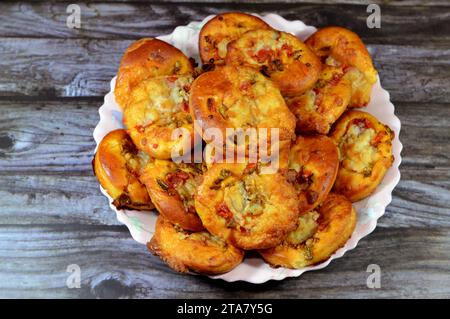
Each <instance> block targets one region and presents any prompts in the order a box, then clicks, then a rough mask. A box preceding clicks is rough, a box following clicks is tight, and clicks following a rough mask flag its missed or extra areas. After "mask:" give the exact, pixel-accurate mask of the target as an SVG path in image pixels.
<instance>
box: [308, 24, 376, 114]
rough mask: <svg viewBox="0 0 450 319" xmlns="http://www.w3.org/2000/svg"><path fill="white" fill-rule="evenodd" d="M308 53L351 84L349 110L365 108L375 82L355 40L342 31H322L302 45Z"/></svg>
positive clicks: (363, 51) (368, 59) (366, 57)
mask: <svg viewBox="0 0 450 319" xmlns="http://www.w3.org/2000/svg"><path fill="white" fill-rule="evenodd" d="M305 43H306V44H307V45H308V46H309V47H310V48H311V50H312V51H313V52H314V53H315V54H316V55H317V56H318V57H320V58H321V59H322V61H323V62H324V63H325V64H327V65H331V66H339V67H342V68H343V69H344V71H345V72H346V74H345V77H346V78H348V79H349V80H350V82H351V83H352V87H353V88H352V97H351V100H350V105H349V106H350V107H362V106H366V105H367V104H368V103H369V101H370V95H371V92H372V86H373V85H374V84H375V82H376V81H377V71H376V70H375V68H374V66H373V63H372V58H371V57H370V54H369V52H368V51H367V48H366V46H365V45H364V43H363V42H362V41H361V39H360V38H359V36H358V35H357V34H356V33H354V32H352V31H350V30H348V29H345V28H341V27H326V28H323V29H320V30H319V31H317V32H315V33H314V34H313V35H312V36H311V37H309V38H308V39H307V40H306V42H305Z"/></svg>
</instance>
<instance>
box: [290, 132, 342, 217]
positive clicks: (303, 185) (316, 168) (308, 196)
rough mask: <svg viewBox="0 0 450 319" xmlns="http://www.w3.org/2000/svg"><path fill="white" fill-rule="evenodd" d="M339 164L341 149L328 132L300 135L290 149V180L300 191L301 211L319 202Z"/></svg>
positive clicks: (329, 188)
mask: <svg viewBox="0 0 450 319" xmlns="http://www.w3.org/2000/svg"><path fill="white" fill-rule="evenodd" d="M338 167H339V157H338V149H337V147H336V145H334V143H333V140H332V139H330V138H329V137H327V136H325V135H311V136H298V137H297V141H296V142H295V144H294V145H293V146H292V148H291V151H290V153H289V164H288V169H287V171H286V178H287V180H288V182H290V183H291V184H293V185H294V187H295V190H296V192H297V194H298V200H299V201H298V207H299V212H300V214H304V213H307V212H309V211H311V210H313V209H314V208H316V207H317V206H318V205H320V204H321V203H322V202H323V201H324V200H325V198H326V197H327V195H328V193H329V192H330V190H331V188H332V187H333V184H334V181H335V180H336V175H337V172H338Z"/></svg>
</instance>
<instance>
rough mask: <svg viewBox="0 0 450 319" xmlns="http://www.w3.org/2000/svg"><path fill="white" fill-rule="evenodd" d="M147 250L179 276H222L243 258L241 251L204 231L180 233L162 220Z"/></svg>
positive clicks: (173, 226)
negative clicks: (189, 272)
mask: <svg viewBox="0 0 450 319" xmlns="http://www.w3.org/2000/svg"><path fill="white" fill-rule="evenodd" d="M147 248H148V249H149V250H150V251H151V252H152V253H153V254H154V255H157V256H159V257H160V258H161V259H162V260H164V261H165V262H166V263H167V264H168V265H169V266H170V267H171V268H172V269H174V270H176V271H178V272H188V271H194V272H197V273H202V274H209V275H217V274H222V273H226V272H228V271H230V270H232V269H233V268H235V267H236V266H237V265H239V264H240V263H241V262H242V259H243V258H244V252H243V251H242V250H240V249H237V248H236V247H233V246H232V245H230V244H228V243H226V242H225V241H224V240H222V239H220V238H219V237H217V236H213V235H211V234H210V233H208V232H207V231H200V232H189V231H186V230H183V229H181V228H179V227H178V226H175V225H173V224H172V223H170V222H169V221H167V220H166V219H164V218H163V217H161V216H160V217H158V220H157V221H156V228H155V234H154V235H153V238H152V239H151V241H150V242H149V243H147Z"/></svg>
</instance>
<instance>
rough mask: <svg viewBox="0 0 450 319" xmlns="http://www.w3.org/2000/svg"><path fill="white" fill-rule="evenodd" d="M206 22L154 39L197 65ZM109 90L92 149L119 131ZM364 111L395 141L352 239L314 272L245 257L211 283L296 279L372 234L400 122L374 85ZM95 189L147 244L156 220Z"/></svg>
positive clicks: (385, 199) (284, 25) (390, 180)
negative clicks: (122, 206) (121, 205)
mask: <svg viewBox="0 0 450 319" xmlns="http://www.w3.org/2000/svg"><path fill="white" fill-rule="evenodd" d="M212 17H213V16H209V17H207V18H205V19H204V20H203V21H202V22H191V23H189V24H188V25H187V26H182V27H177V28H176V29H175V30H174V32H173V33H172V34H169V35H165V36H161V37H159V39H161V40H164V41H166V42H168V43H170V44H172V45H174V46H175V47H177V48H178V49H180V50H181V51H183V52H184V53H185V54H186V55H187V56H189V57H193V58H195V59H196V60H197V61H198V62H199V58H198V47H197V43H198V34H199V31H200V29H201V27H202V26H203V25H204V24H205V23H206V22H207V21H208V20H209V19H211V18H212ZM261 18H262V19H263V20H264V21H266V22H267V23H268V24H270V25H271V26H272V27H273V28H275V29H278V30H281V31H285V32H290V33H293V34H295V35H296V36H297V37H299V38H300V39H302V40H305V39H306V38H307V37H308V36H310V35H311V34H312V33H314V32H315V31H316V28H314V27H311V26H306V25H305V24H304V23H303V22H301V21H298V20H297V21H288V20H285V19H284V18H282V17H280V16H279V15H276V14H268V15H266V16H262V17H261ZM114 85H115V77H114V78H113V79H112V80H111V90H110V92H109V93H108V94H107V95H106V96H105V101H104V103H103V105H102V106H101V107H100V109H99V113H100V122H99V123H98V124H97V126H96V128H95V130H94V139H95V142H96V143H97V145H98V144H99V143H100V141H101V140H102V139H103V137H104V136H105V135H106V134H107V133H108V132H110V131H112V130H115V129H118V128H122V127H123V125H122V113H121V111H120V109H119V107H118V105H117V103H116V101H115V99H114V94H113V90H114ZM364 111H366V112H369V113H371V114H373V115H375V116H376V117H377V118H378V119H379V120H380V121H381V122H383V123H385V124H387V125H389V127H390V128H391V129H392V130H393V131H394V132H395V139H394V141H393V153H394V157H395V161H394V164H393V165H392V167H391V168H390V169H389V170H388V172H387V174H386V176H385V177H384V179H383V182H382V183H381V184H380V185H379V186H378V188H377V190H376V191H375V192H374V193H373V194H372V195H371V196H370V197H369V198H366V199H364V200H362V201H360V202H357V203H354V207H355V208H356V210H357V212H358V223H357V225H356V228H355V231H354V233H353V235H352V237H351V238H350V240H349V241H348V242H347V243H346V244H345V246H344V247H342V248H341V249H339V250H338V251H336V252H335V253H334V254H333V255H332V256H331V257H330V258H329V259H328V260H327V261H325V262H323V263H321V264H319V265H316V266H314V267H305V268H303V269H297V270H292V269H286V268H276V269H274V268H271V267H270V266H269V265H267V264H266V263H264V261H263V260H262V259H261V258H258V257H251V258H246V259H245V260H244V262H243V263H242V264H241V265H239V266H238V267H236V268H235V269H233V270H232V271H230V272H229V273H226V274H223V275H220V276H214V277H212V278H220V279H223V280H225V281H229V282H233V281H238V280H242V281H247V282H251V283H263V282H266V281H268V280H272V279H274V280H281V279H284V278H286V277H298V276H300V275H301V274H303V273H304V272H305V271H310V270H317V269H322V268H324V267H326V266H327V265H328V264H329V263H330V262H331V261H332V260H333V259H336V258H339V257H342V256H343V255H344V254H345V252H346V251H348V250H350V249H353V248H355V247H356V245H357V244H358V241H359V240H360V239H361V238H363V237H365V236H367V235H368V234H370V233H371V232H372V231H373V230H374V229H375V227H376V225H377V220H378V218H380V217H381V216H382V215H383V214H384V212H385V209H386V207H387V206H388V205H389V203H390V202H391V200H392V190H393V189H394V187H395V186H396V185H397V183H398V182H399V180H400V172H399V169H398V167H399V165H400V162H401V157H400V152H401V150H402V144H401V143H400V140H399V138H398V137H399V134H400V120H399V119H398V118H397V117H396V116H395V114H394V105H392V103H391V102H390V100H389V93H388V92H387V91H386V90H384V89H383V88H382V87H381V84H380V81H379V79H378V82H377V83H376V84H375V86H374V88H373V91H372V97H371V101H370V104H369V105H368V106H367V107H366V108H365V109H364ZM100 189H101V191H102V193H103V194H104V195H105V196H106V197H108V200H109V202H110V207H111V209H112V210H113V211H115V212H116V214H117V219H118V220H119V221H120V222H121V223H123V224H125V225H126V226H127V227H128V229H129V230H130V233H131V236H133V238H134V239H135V240H136V241H138V242H139V243H142V244H145V243H147V242H148V241H149V240H150V238H151V237H152V235H153V230H154V227H155V221H156V214H155V213H149V212H138V211H132V210H117V209H116V208H115V207H114V206H113V205H112V199H111V197H110V196H108V194H107V193H106V192H105V191H104V189H102V187H100Z"/></svg>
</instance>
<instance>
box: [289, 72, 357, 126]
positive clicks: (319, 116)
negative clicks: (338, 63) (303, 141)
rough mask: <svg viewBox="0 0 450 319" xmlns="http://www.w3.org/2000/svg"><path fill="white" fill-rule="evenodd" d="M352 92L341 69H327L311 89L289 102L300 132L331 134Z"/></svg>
mask: <svg viewBox="0 0 450 319" xmlns="http://www.w3.org/2000/svg"><path fill="white" fill-rule="evenodd" d="M351 93H352V85H351V83H350V81H349V80H348V79H347V78H345V77H344V72H343V71H342V68H338V67H332V66H324V69H323V70H322V72H321V75H320V77H319V80H318V81H317V83H316V84H315V85H314V87H313V88H312V89H311V90H308V91H306V92H305V93H303V94H302V95H300V96H297V97H294V98H292V99H289V100H287V104H288V106H289V109H290V110H291V111H292V113H294V114H295V116H296V117H297V131H298V132H300V133H315V132H317V133H320V134H328V132H329V131H330V128H331V125H332V124H333V123H334V122H335V121H336V120H337V119H338V118H339V117H340V116H341V115H342V113H344V111H345V110H346V109H347V106H348V103H349V102H350V97H351Z"/></svg>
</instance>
